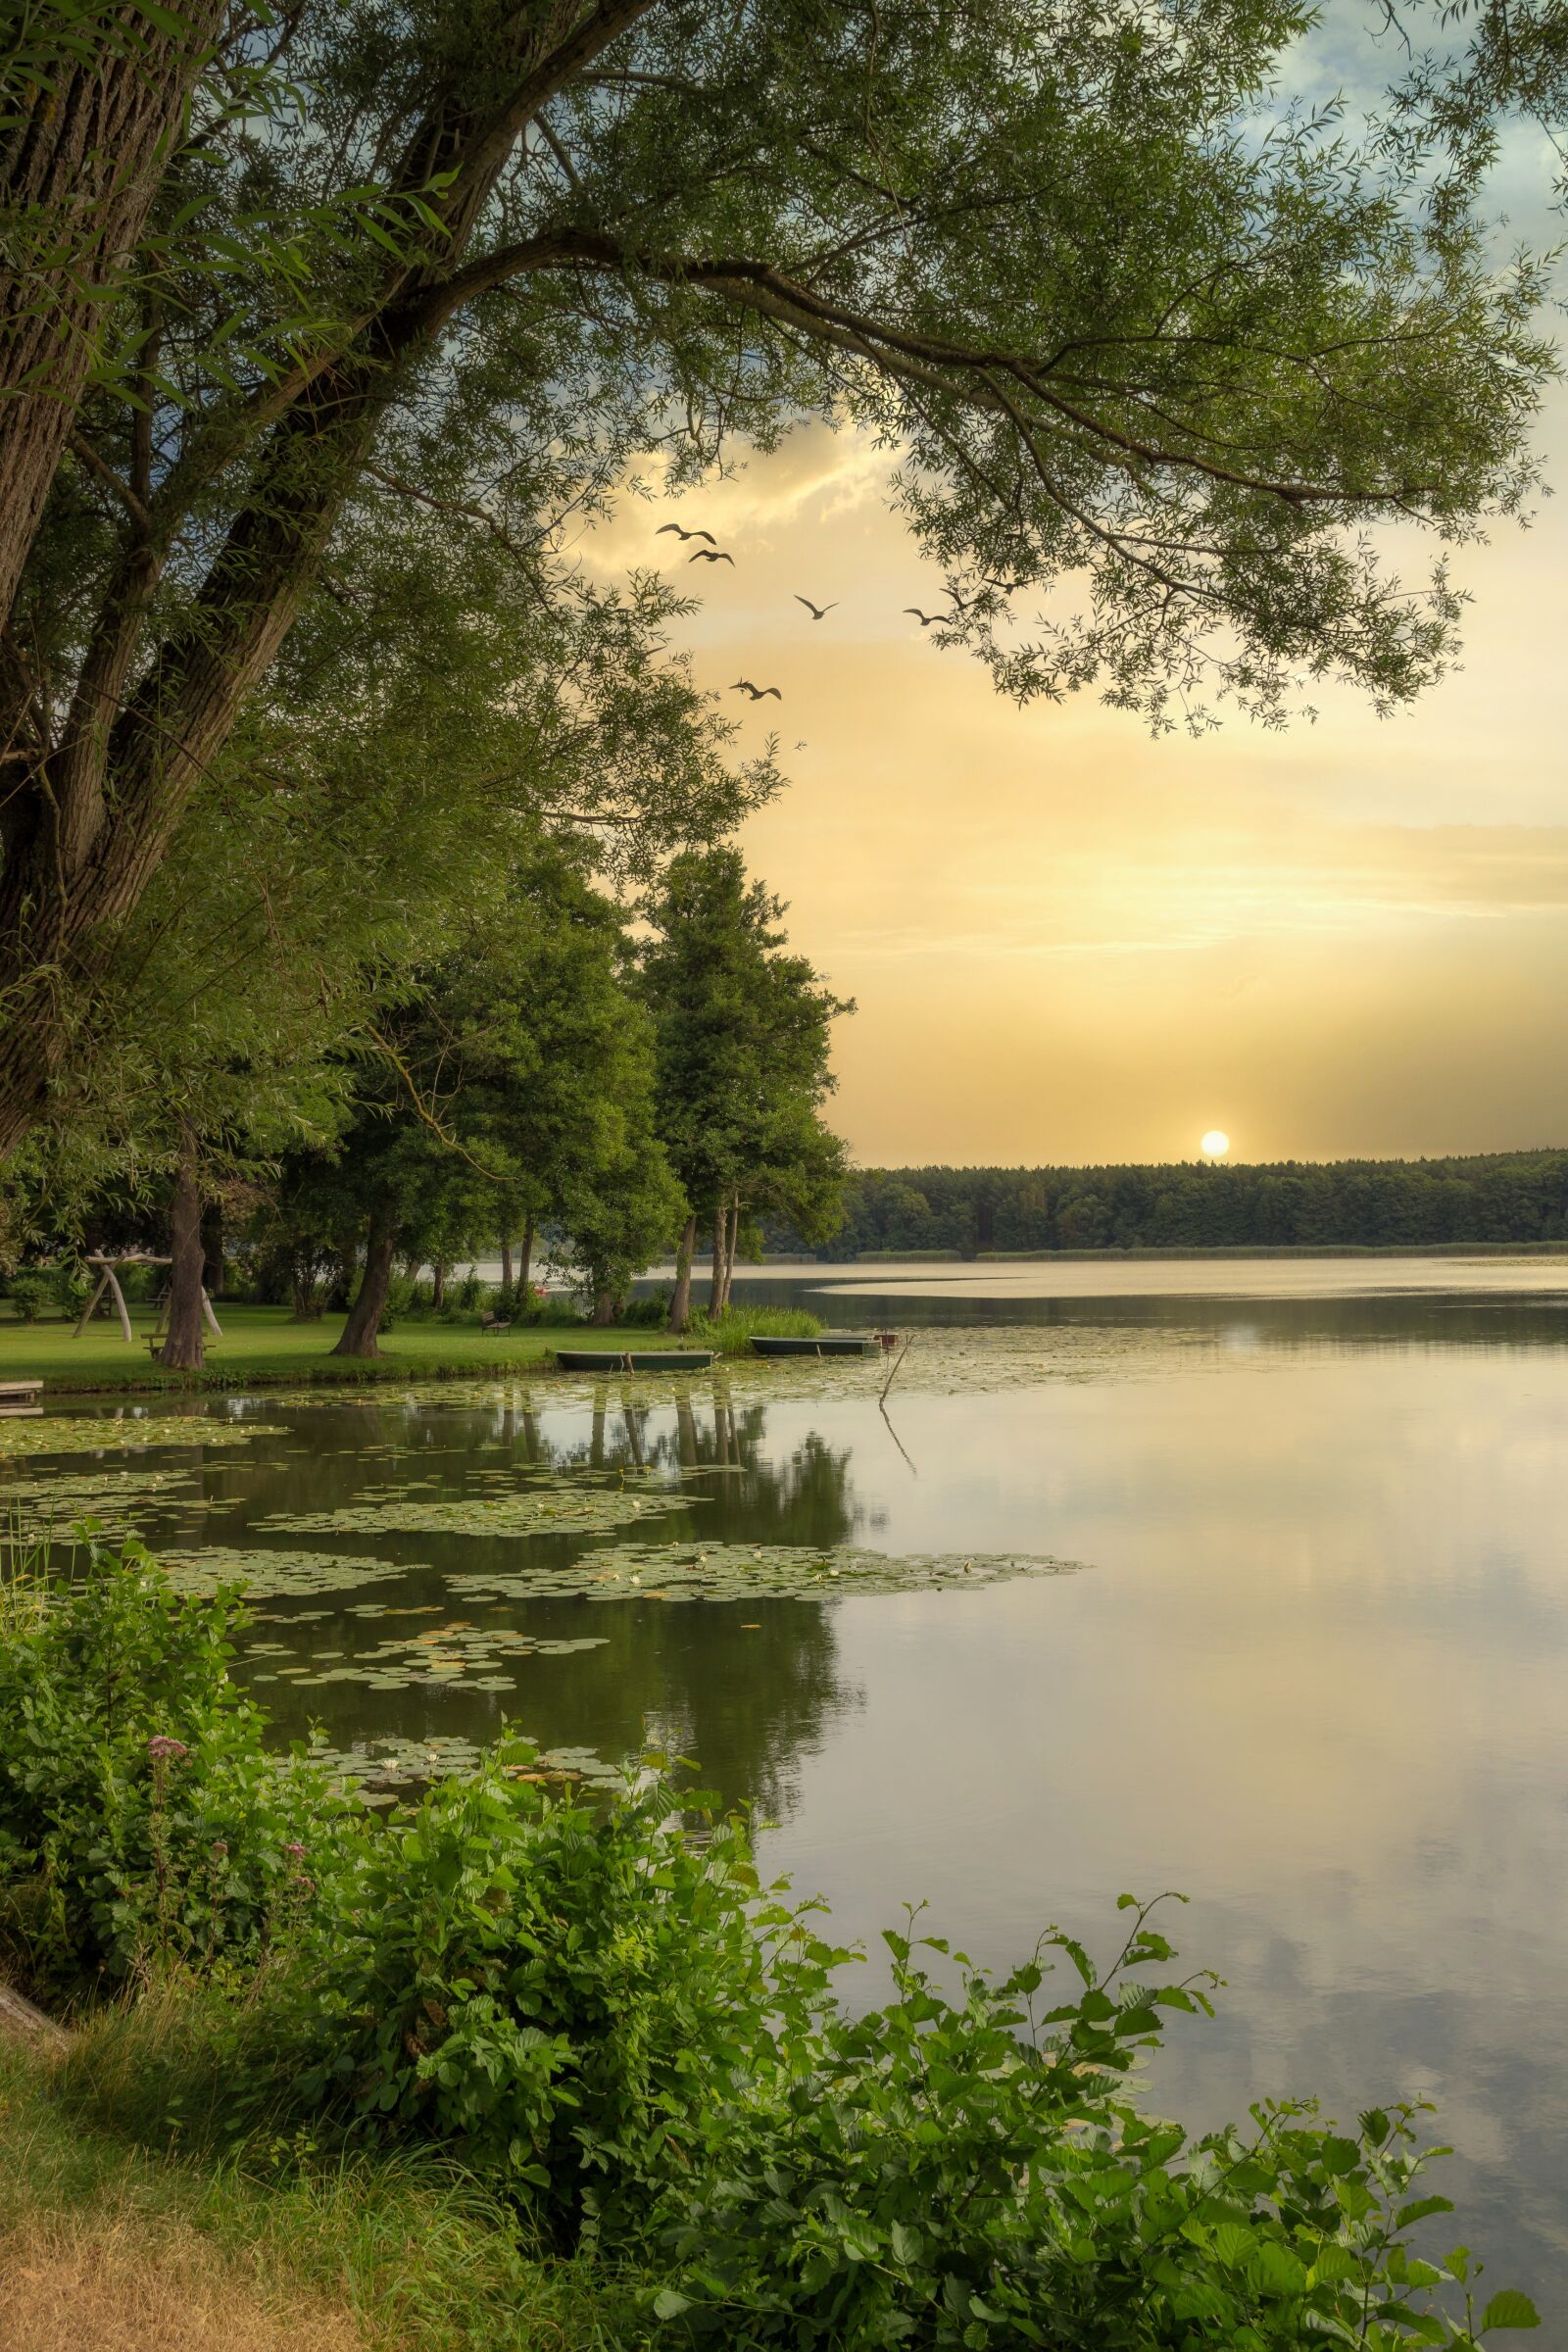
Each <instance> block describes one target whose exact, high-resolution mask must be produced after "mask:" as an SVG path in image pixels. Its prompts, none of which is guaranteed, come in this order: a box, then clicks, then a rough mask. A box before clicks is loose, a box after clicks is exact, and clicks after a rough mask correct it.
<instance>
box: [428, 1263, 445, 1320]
mask: <svg viewBox="0 0 1568 2352" xmlns="http://www.w3.org/2000/svg"><path fill="white" fill-rule="evenodd" d="M446 1302H447V1261H446V1259H445V1258H444V1257H438V1258H437V1259H436V1261H435V1263H434V1264H433V1265H432V1266H431V1268H430V1304H431V1305H432V1306H433V1307H434V1308H435V1311H436V1313H437V1314H439V1313H440V1312H441V1309H442V1308H443V1307H444V1306H445V1304H446Z"/></svg>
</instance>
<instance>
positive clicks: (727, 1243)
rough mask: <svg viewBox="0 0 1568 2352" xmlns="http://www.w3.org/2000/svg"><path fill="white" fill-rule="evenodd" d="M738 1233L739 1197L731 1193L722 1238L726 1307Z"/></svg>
mask: <svg viewBox="0 0 1568 2352" xmlns="http://www.w3.org/2000/svg"><path fill="white" fill-rule="evenodd" d="M740 1231H741V1197H740V1195H739V1193H732V1194H731V1195H730V1202H729V1229H728V1231H727V1233H726V1234H725V1236H724V1304H725V1306H726V1307H727V1306H728V1305H729V1295H730V1292H731V1291H732V1289H733V1288H734V1285H735V1245H736V1243H737V1242H738V1241H739V1239H740Z"/></svg>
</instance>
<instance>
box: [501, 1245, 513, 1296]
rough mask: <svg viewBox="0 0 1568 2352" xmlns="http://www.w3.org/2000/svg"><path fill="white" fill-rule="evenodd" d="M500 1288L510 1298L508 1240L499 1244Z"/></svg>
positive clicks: (510, 1253)
mask: <svg viewBox="0 0 1568 2352" xmlns="http://www.w3.org/2000/svg"><path fill="white" fill-rule="evenodd" d="M501 1288H502V1289H503V1290H504V1291H505V1292H506V1293H507V1295H508V1297H509V1298H510V1297H511V1295H512V1244H511V1243H510V1242H503V1243H502V1245H501Z"/></svg>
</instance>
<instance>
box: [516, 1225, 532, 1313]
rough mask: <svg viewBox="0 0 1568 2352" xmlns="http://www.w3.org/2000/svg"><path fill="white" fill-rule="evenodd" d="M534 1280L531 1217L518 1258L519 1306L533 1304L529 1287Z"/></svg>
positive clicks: (523, 1230)
mask: <svg viewBox="0 0 1568 2352" xmlns="http://www.w3.org/2000/svg"><path fill="white" fill-rule="evenodd" d="M532 1279H533V1219H532V1217H530V1218H529V1219H528V1222H527V1224H526V1225H525V1226H524V1227H523V1229H522V1249H521V1251H520V1253H519V1255H518V1258H517V1304H518V1305H519V1306H527V1305H529V1304H530V1303H531V1300H530V1298H529V1291H528V1285H529V1283H530V1282H531V1281H532Z"/></svg>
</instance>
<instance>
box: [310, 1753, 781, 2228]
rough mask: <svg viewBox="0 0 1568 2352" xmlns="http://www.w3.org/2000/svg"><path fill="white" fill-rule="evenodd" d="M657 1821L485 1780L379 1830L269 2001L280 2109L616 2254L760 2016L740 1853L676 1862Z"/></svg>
mask: <svg viewBox="0 0 1568 2352" xmlns="http://www.w3.org/2000/svg"><path fill="white" fill-rule="evenodd" d="M531 1752H532V1751H531V1750H527V1751H524V1756H523V1762H524V1766H525V1765H526V1762H527V1761H528V1760H529V1758H530V1757H531ZM673 1801H674V1800H673V1796H672V1791H671V1789H670V1788H669V1786H668V1784H667V1783H666V1782H664V1781H663V1780H662V1778H659V1777H657V1776H656V1777H654V1778H652V1779H651V1780H649V1781H648V1782H647V1784H646V1785H645V1786H642V1787H640V1788H638V1789H635V1790H628V1792H627V1793H626V1794H625V1796H624V1797H623V1799H622V1800H621V1801H620V1802H618V1803H614V1804H612V1805H609V1806H603V1805H601V1806H596V1807H594V1808H592V1809H590V1808H587V1807H584V1806H582V1805H579V1804H577V1803H574V1802H572V1801H571V1800H570V1799H569V1798H567V1799H565V1800H564V1801H558V1800H553V1799H551V1798H550V1797H548V1796H547V1795H546V1794H545V1793H544V1791H543V1790H542V1789H540V1788H538V1787H536V1786H534V1785H532V1784H530V1783H529V1782H527V1781H523V1780H519V1779H516V1778H514V1777H510V1776H509V1773H508V1771H507V1768H506V1766H505V1765H504V1764H502V1763H492V1764H490V1765H489V1766H487V1767H486V1768H485V1769H484V1770H482V1771H481V1772H479V1773H478V1774H476V1775H475V1776H474V1777H473V1778H472V1779H471V1780H466V1781H448V1782H445V1783H442V1784H439V1785H438V1786H437V1787H436V1788H434V1789H431V1791H430V1792H429V1794H428V1795H427V1796H426V1797H425V1798H424V1799H423V1801H422V1802H421V1803H420V1804H418V1805H417V1807H416V1808H414V1809H413V1810H412V1812H410V1813H409V1814H408V1815H406V1816H405V1817H403V1818H401V1819H394V1820H393V1821H391V1822H390V1823H389V1824H388V1825H387V1827H386V1830H385V1834H384V1835H383V1836H381V1837H379V1838H373V1839H371V1840H369V1841H368V1842H367V1843H366V1844H365V1845H364V1847H363V1849H362V1850H361V1852H360V1853H359V1856H358V1863H359V1869H358V1875H357V1877H356V1881H355V1884H354V1887H353V1890H352V1903H351V1907H350V1909H349V1910H348V1912H347V1913H346V1914H345V1913H342V1912H340V1913H339V1914H338V1915H336V1916H335V1917H328V1916H326V1915H319V1916H318V1919H317V1922H316V1925H315V1927H314V1928H313V1929H311V1930H308V1931H307V1934H306V1937H305V1940H304V1943H303V1945H302V1947H301V1952H300V1959H299V1966H298V1967H297V1969H296V1970H295V1971H294V1972H293V1973H292V1974H291V1976H290V1978H289V1979H288V1981H287V1984H286V1985H285V1986H284V1987H283V1988H282V1989H280V1991H279V1993H278V1995H277V2000H278V2003H279V2004H280V2007H279V2009H278V2010H277V2011H275V2012H274V2015H273V2018H272V2021H271V2023H270V2027H269V2036H270V2039H271V2040H272V2041H273V2042H274V2044H275V2045H276V2046H279V2047H286V2048H288V2049H289V2050H290V2051H291V2053H293V2055H292V2057H291V2061H290V2063H291V2067H293V2068H294V2069H296V2070H297V2087H298V2090H299V2093H300V2095H301V2096H302V2097H303V2098H305V2099H306V2100H307V2101H314V2102H319V2104H320V2105H321V2106H322V2107H323V2108H324V2109H325V2111H326V2114H327V2116H328V2118H329V2119H330V2118H331V2117H334V2116H335V2117H337V2118H339V2119H345V2118H347V2117H349V2116H352V2117H353V2119H355V2121H356V2122H357V2123H358V2125H359V2126H361V2127H362V2128H365V2127H368V2128H369V2129H370V2130H371V2131H374V2132H376V2133H378V2134H385V2133H394V2134H398V2135H404V2134H406V2133H407V2132H409V2131H411V2130H412V2131H416V2132H417V2133H419V2134H421V2135H425V2134H430V2135H434V2136H435V2137H437V2138H441V2139H446V2140H451V2141H454V2142H456V2143H458V2144H459V2145H461V2146H462V2148H463V2150H464V2153H465V2155H466V2159H467V2160H468V2161H469V2162H470V2163H472V2164H474V2165H475V2166H477V2167H478V2168H479V2169H480V2170H481V2171H483V2172H485V2173H487V2174H489V2175H490V2176H491V2177H492V2178H493V2179H496V2180H499V2181H501V2182H502V2183H504V2184H505V2185H507V2186H509V2187H510V2188H511V2189H512V2190H513V2191H514V2193H515V2194H516V2195H517V2196H518V2198H519V2200H520V2201H521V2202H522V2203H523V2204H524V2205H525V2206H526V2208H527V2210H528V2211H529V2213H530V2215H531V2217H532V2218H533V2219H534V2220H535V2222H536V2223H538V2224H540V2225H541V2226H542V2227H543V2228H545V2229H547V2231H548V2232H549V2233H550V2234H551V2235H552V2236H553V2237H554V2238H556V2239H557V2240H558V2241H571V2240H575V2239H576V2238H577V2237H578V2236H579V2234H580V2233H581V2232H582V2231H583V2230H584V2229H588V2231H589V2232H590V2234H591V2235H593V2236H598V2235H599V2234H601V2233H602V2232H607V2231H608V2232H609V2233H611V2234H613V2236H615V2237H617V2238H620V2239H624V2238H626V2237H628V2236H630V2235H634V2234H636V2232H637V2230H638V2229H639V2227H640V2218H639V2217H640V2216H641V2215H642V2214H643V2213H644V2212H645V2210H646V2208H647V2206H648V2203H649V2200H650V2199H651V2198H652V2197H653V2196H654V2195H655V2194H656V2192H657V2191H658V2190H659V2189H660V2187H661V2186H662V2185H665V2184H667V2182H668V2181H669V2180H670V2179H671V2177H672V2175H673V2174H675V2173H676V2172H677V2171H681V2170H683V2168H684V2165H685V2163H686V2162H687V2161H688V2159H687V2154H686V2151H687V2150H688V2149H689V2148H690V2146H691V2145H692V2143H693V2141H694V2140H695V2138H696V2136H697V2131H698V2121H697V2119H698V2115H699V2113H700V2110H701V2108H702V2106H703V2103H704V2101H705V2099H706V2098H707V2097H708V2095H709V2092H710V2088H711V2082H712V2081H713V2079H714V2075H715V2072H718V2071H722V2070H725V2069H733V2068H734V2067H735V2066H736V2065H737V2063H738V2062H739V2061H740V2058H741V2047H740V2044H739V2042H738V2041H737V2034H739V2033H744V2032H745V2031H747V2030H749V2028H750V2027H751V2026H752V2025H754V2024H755V2023H756V2021H757V2020H758V2019H759V2018H760V2015H761V2014H762V2011H763V2009H764V2006H765V2000H766V1993H765V1985H764V1983H763V1978H762V1954H761V1951H760V1947H759V1945H758V1942H757V1939H756V1937H755V1936H754V1935H753V1933H752V1929H751V1925H750V1920H749V1917H748V1913H747V1901H748V1898H749V1897H750V1895H751V1894H752V1893H753V1892H754V1891H755V1889H756V1884H757V1882H756V1876H755V1872H754V1871H753V1868H752V1864H751V1858H750V1854H749V1852H748V1850H747V1847H746V1843H745V1839H744V1838H743V1837H742V1835H741V1833H740V1831H739V1829H738V1828H736V1827H734V1826H731V1827H728V1828H720V1829H717V1830H715V1831H714V1832H713V1833H712V1834H711V1836H710V1837H709V1838H706V1839H705V1840H704V1841H703V1842H702V1843H698V1842H697V1841H695V1840H693V1839H692V1838H688V1837H686V1836H685V1835H684V1834H683V1833H682V1832H681V1831H680V1830H679V1829H677V1828H674V1827H672V1826H671V1821H672V1807H673ZM688 1801H689V1800H688Z"/></svg>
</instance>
